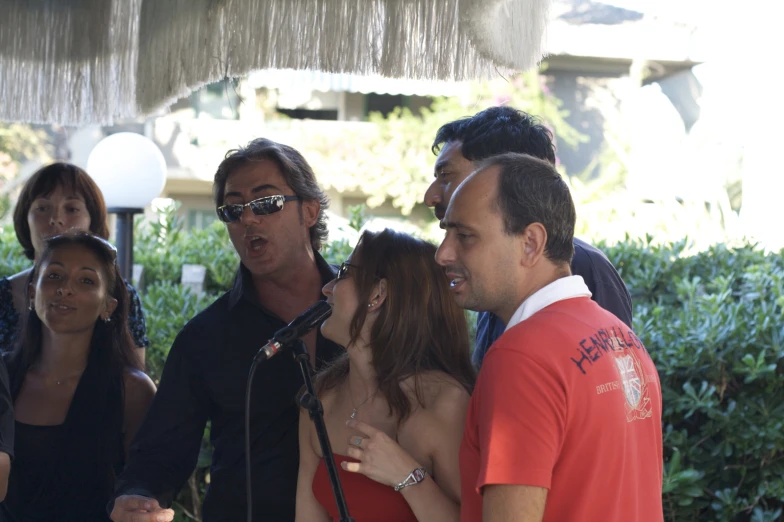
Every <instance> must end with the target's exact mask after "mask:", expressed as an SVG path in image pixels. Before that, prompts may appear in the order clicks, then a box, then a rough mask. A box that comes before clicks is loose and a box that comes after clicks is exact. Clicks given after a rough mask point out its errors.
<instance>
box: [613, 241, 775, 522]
mask: <svg viewBox="0 0 784 522" xmlns="http://www.w3.org/2000/svg"><path fill="white" fill-rule="evenodd" d="M685 247H686V242H685V241H684V242H680V243H676V244H673V245H670V246H666V247H661V246H658V247H657V246H652V245H651V238H648V240H647V241H643V242H627V243H622V244H619V245H615V246H612V247H609V248H606V247H605V248H604V250H605V251H606V252H607V254H608V256H609V257H610V259H611V260H612V261H613V262H614V263H615V265H616V266H618V267H619V270H620V271H621V275H622V276H623V278H624V280H625V282H626V284H627V285H629V287H630V288H631V290H632V295H633V299H634V305H635V306H634V312H635V317H634V322H635V331H636V333H637V334H638V335H639V337H640V338H641V339H642V340H643V342H644V343H645V345H646V347H647V348H648V351H649V352H650V353H651V356H652V358H653V359H654V361H655V363H656V366H657V368H658V370H659V376H660V378H661V383H662V395H663V404H664V411H663V423H662V424H663V429H664V456H665V467H664V499H663V500H664V509H665V519H666V520H669V521H691V520H715V521H722V522H739V521H751V522H762V521H773V520H781V519H782V509H783V508H784V431H783V430H784V348H782V343H784V322H782V320H781V319H782V309H783V308H784V261H783V260H782V256H781V255H780V254H779V255H765V254H764V253H763V252H761V251H759V250H757V249H755V248H753V247H752V246H745V247H742V248H737V249H734V250H733V249H728V248H726V247H725V246H723V245H717V246H715V247H713V248H711V249H710V250H708V251H706V252H703V253H699V254H696V255H693V256H684V255H682V254H683V251H684V249H685Z"/></svg>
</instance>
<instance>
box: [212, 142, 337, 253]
mask: <svg viewBox="0 0 784 522" xmlns="http://www.w3.org/2000/svg"><path fill="white" fill-rule="evenodd" d="M260 160H270V161H273V162H275V164H276V165H277V166H278V168H279V169H280V173H281V175H282V176H283V179H285V180H286V184H288V186H289V187H291V190H293V191H294V194H296V195H297V196H299V198H300V201H314V200H315V201H318V202H319V203H320V204H321V210H320V211H319V215H318V219H317V220H316V223H315V224H314V225H313V226H312V227H310V244H311V246H312V247H313V250H320V249H321V245H322V244H323V243H324V242H325V241H326V240H327V217H326V210H327V208H328V207H329V198H327V195H326V193H325V192H324V191H323V190H321V187H319V185H318V182H317V181H316V175H315V174H314V173H313V169H312V168H311V167H310V165H309V164H308V162H307V161H306V160H305V158H304V157H303V156H302V154H300V153H299V152H298V151H297V150H296V149H294V148H293V147H289V146H288V145H283V144H282V143H276V142H274V141H272V140H268V139H266V138H256V139H255V140H253V141H251V142H250V143H248V144H247V145H245V146H244V147H239V148H237V149H232V150H230V151H229V152H227V153H226V157H225V158H224V160H223V161H222V162H221V164H220V165H218V170H217V172H215V181H214V184H213V186H212V195H213V199H214V201H215V207H219V206H221V205H223V197H224V195H225V193H226V180H228V179H229V176H230V175H231V174H232V173H233V172H235V171H236V170H237V169H238V168H239V167H241V166H243V165H247V164H248V163H251V162H253V161H260Z"/></svg>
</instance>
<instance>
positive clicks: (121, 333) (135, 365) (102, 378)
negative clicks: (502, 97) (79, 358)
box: [8, 232, 142, 500]
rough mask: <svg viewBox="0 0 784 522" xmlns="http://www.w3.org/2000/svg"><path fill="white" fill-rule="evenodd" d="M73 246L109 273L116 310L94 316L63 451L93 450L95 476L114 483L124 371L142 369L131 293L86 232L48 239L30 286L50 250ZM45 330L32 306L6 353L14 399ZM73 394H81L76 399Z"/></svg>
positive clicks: (106, 249)
mask: <svg viewBox="0 0 784 522" xmlns="http://www.w3.org/2000/svg"><path fill="white" fill-rule="evenodd" d="M74 246H77V247H80V248H84V249H87V250H89V251H90V252H92V253H93V254H95V255H96V256H97V257H98V259H99V260H100V262H101V264H102V265H103V270H104V273H105V274H106V276H107V288H108V293H109V294H110V295H111V296H112V297H113V298H114V299H116V300H117V308H116V309H115V310H114V313H113V314H112V315H111V320H110V321H109V322H104V321H103V320H101V318H100V317H98V318H96V322H95V329H94V331H93V335H92V339H91V340H90V352H89V355H88V358H87V367H86V368H85V370H84V373H83V374H82V377H81V379H80V381H79V385H78V386H77V389H76V392H75V394H74V399H73V400H72V407H71V408H70V409H69V410H68V415H67V417H66V421H65V426H64V429H65V430H66V432H67V434H68V437H67V439H68V441H67V442H65V443H64V444H67V445H68V446H69V447H67V448H66V451H72V452H74V453H73V454H74V455H79V454H85V453H87V454H88V455H96V454H97V455H98V456H99V460H98V461H97V462H96V466H97V467H96V469H95V472H96V474H100V476H107V477H109V478H111V479H112V480H111V481H110V482H108V484H113V480H114V468H113V465H114V464H116V462H115V456H116V454H117V451H118V447H119V448H121V447H122V446H121V445H119V446H118V444H119V442H118V438H119V437H121V435H122V430H123V423H124V394H125V391H124V386H123V383H124V381H123V373H124V371H125V370H126V369H136V370H141V369H142V364H141V362H140V361H139V359H138V356H137V355H136V347H135V344H134V342H133V338H132V337H131V334H130V332H129V330H128V302H129V297H128V291H127V289H126V286H125V281H124V280H123V278H122V276H121V274H120V271H119V269H118V267H117V263H116V252H115V251H114V249H113V247H112V246H111V245H110V244H109V243H108V242H106V241H105V240H104V239H101V238H98V237H97V236H94V235H92V234H90V233H87V232H75V233H66V234H62V235H58V236H54V237H52V238H49V239H47V240H46V242H45V248H44V252H43V253H42V255H41V256H40V258H39V259H38V261H37V262H36V264H35V266H34V267H33V270H32V272H31V273H30V278H29V281H28V284H35V281H36V278H37V277H38V276H39V274H40V270H41V267H42V266H43V264H44V263H45V262H46V261H47V260H48V259H50V258H51V255H52V253H53V252H55V251H56V250H58V249H61V248H68V247H74ZM44 328H45V326H44V325H43V323H42V321H41V319H40V318H39V317H38V314H37V313H36V312H35V311H34V310H32V311H29V312H28V313H27V316H26V317H25V318H24V321H23V323H22V325H21V329H20V331H19V335H18V337H17V340H16V343H15V347H14V349H13V351H12V352H11V353H10V354H8V368H9V375H10V377H11V386H10V387H11V394H12V396H13V397H14V398H16V396H17V395H18V394H19V391H20V390H21V387H22V384H23V383H24V379H25V375H26V374H27V372H28V370H29V369H30V367H31V366H32V365H33V364H35V363H36V362H37V361H38V359H39V357H40V355H41V343H42V338H43V329H44ZM77 395H79V397H80V398H79V399H78V400H77ZM77 434H78V435H77ZM120 441H121V439H120ZM80 452H81V453H80ZM96 452H97V453H96ZM88 462H93V460H90V459H86V460H85V465H87V463H88ZM99 483H100V482H99ZM103 483H104V484H106V482H103ZM109 493H111V492H109ZM107 500H108V497H107Z"/></svg>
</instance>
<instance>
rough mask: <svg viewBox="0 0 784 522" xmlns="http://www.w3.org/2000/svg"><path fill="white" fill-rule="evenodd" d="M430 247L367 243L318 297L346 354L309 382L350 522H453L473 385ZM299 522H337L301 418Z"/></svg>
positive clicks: (381, 237) (383, 238)
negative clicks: (318, 405) (321, 410)
mask: <svg viewBox="0 0 784 522" xmlns="http://www.w3.org/2000/svg"><path fill="white" fill-rule="evenodd" d="M435 251H436V247H435V246H433V245H431V244H430V243H427V242H425V241H422V240H419V239H415V238H413V237H411V236H409V235H406V234H401V233H398V232H394V231H391V230H384V231H383V232H380V233H373V232H365V233H364V234H363V235H362V237H361V238H360V241H359V243H358V244H357V247H356V249H355V250H354V252H353V253H352V255H351V257H350V259H349V261H348V262H346V263H344V264H343V265H341V267H340V270H339V271H338V275H337V277H336V278H335V279H334V280H333V281H331V282H330V283H328V284H327V285H326V286H325V287H324V289H323V292H324V294H325V295H326V296H327V301H328V302H329V303H330V304H331V305H332V315H331V316H330V317H329V319H327V320H326V321H325V322H324V324H323V325H322V327H321V332H322V334H323V335H324V336H325V337H326V338H328V339H331V340H333V341H335V342H336V343H338V344H340V345H342V346H344V347H345V348H346V353H345V354H344V355H343V356H341V357H339V358H338V359H337V360H336V361H335V363H334V364H333V365H332V366H331V367H329V368H328V369H327V370H325V371H324V372H322V373H321V374H320V375H318V376H317V377H316V381H315V387H316V393H317V394H318V396H319V399H321V401H322V403H323V405H324V418H325V421H326V425H327V432H328V434H329V438H330V443H331V445H332V448H333V451H334V453H335V459H336V462H337V464H338V466H339V468H338V472H339V474H340V479H341V482H342V485H343V490H344V493H345V496H346V503H347V505H348V509H349V512H350V514H351V517H352V518H353V519H354V520H355V521H356V522H386V521H389V522H392V521H394V522H407V521H417V520H418V521H420V522H423V521H427V522H438V521H441V520H459V518H460V470H459V464H458V450H459V447H460V441H461V439H462V434H463V425H464V422H465V414H466V408H467V406H468V401H469V398H470V393H471V390H472V387H473V384H474V379H475V374H474V369H473V367H472V366H471V360H470V354H469V338H468V329H467V325H466V320H465V315H464V313H463V311H462V310H461V309H460V308H458V307H457V305H456V304H455V303H454V300H453V298H452V296H451V294H450V293H449V288H448V283H447V279H446V277H445V275H444V272H443V269H442V268H441V267H439V266H438V265H437V264H436V262H435V260H434V256H435ZM296 520H297V522H319V521H329V520H334V521H336V522H337V521H338V520H339V517H338V511H337V507H336V505H335V501H334V499H333V496H332V490H331V488H330V484H329V479H328V476H327V471H326V467H325V465H324V461H323V459H322V455H321V449H320V446H319V444H318V438H317V436H316V432H315V428H314V427H313V424H312V422H311V420H310V418H309V416H308V413H307V412H306V411H304V410H303V412H302V414H301V417H300V468H299V481H298V486H297V515H296Z"/></svg>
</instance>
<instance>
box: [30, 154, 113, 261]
mask: <svg viewBox="0 0 784 522" xmlns="http://www.w3.org/2000/svg"><path fill="white" fill-rule="evenodd" d="M60 186H62V187H64V188H66V189H70V190H73V191H74V192H76V193H77V194H79V195H80V196H82V197H83V198H84V206H85V207H86V208H87V212H88V213H89V214H90V232H92V233H93V234H95V235H96V236H98V237H100V238H102V239H109V225H108V224H107V223H106V203H105V202H104V199H103V193H101V189H100V188H98V185H97V184H96V183H95V181H93V178H91V177H90V176H89V175H88V174H87V173H86V172H85V171H84V170H82V169H80V168H79V167H77V166H76V165H72V164H70V163H52V164H51V165H47V166H45V167H42V168H40V169H38V170H37V171H36V172H35V174H33V175H32V176H30V179H28V180H27V182H26V183H25V184H24V187H22V192H21V193H20V194H19V199H18V200H17V202H16V207H15V208H14V230H15V231H16V238H17V239H18V240H19V244H20V245H22V248H23V249H24V254H25V256H27V258H28V259H34V258H35V249H34V248H33V241H32V239H31V238H30V226H29V225H28V223H27V214H28V212H30V206H31V205H32V204H33V201H35V199H36V198H38V197H40V196H47V195H49V194H51V193H52V192H54V190H55V189H56V188H57V187H60Z"/></svg>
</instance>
